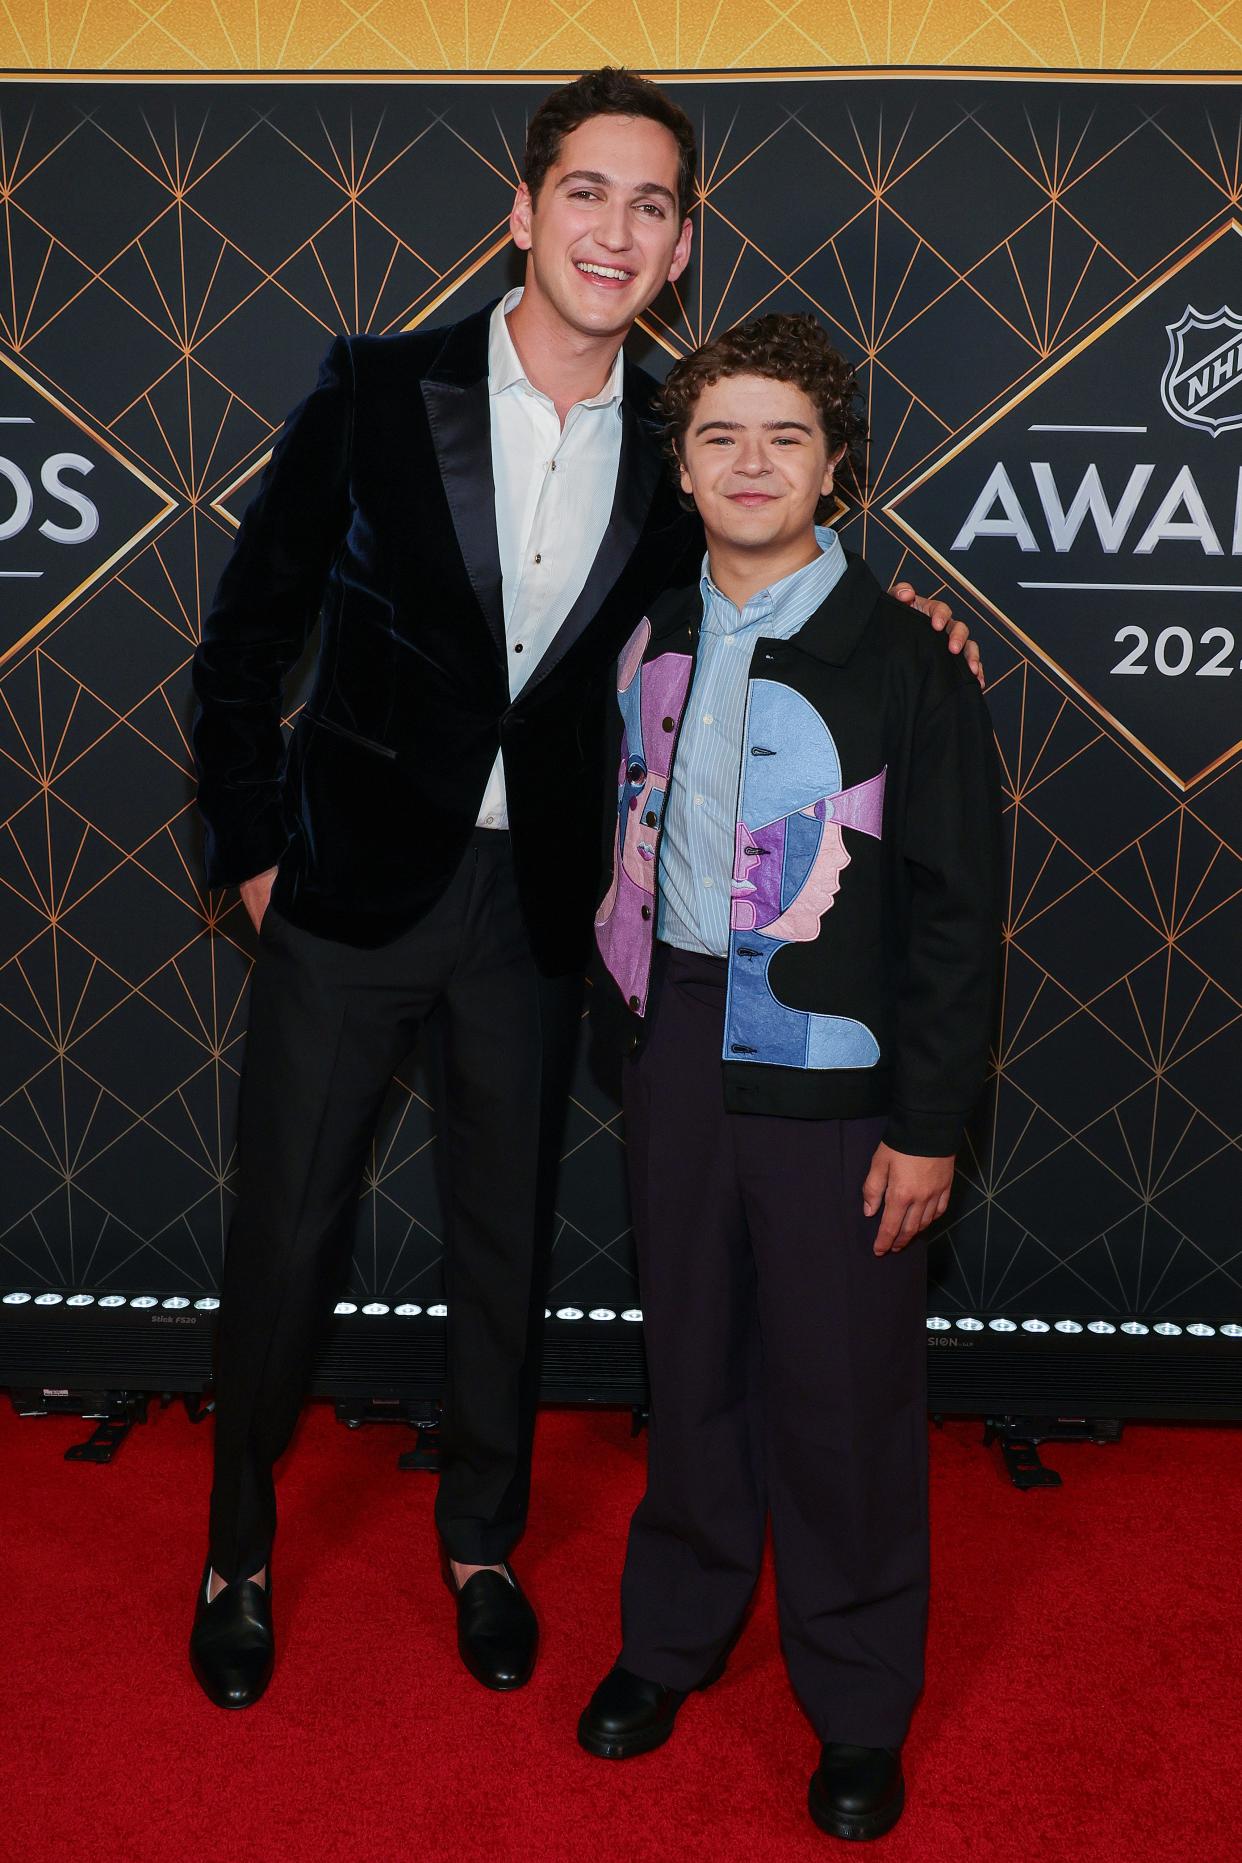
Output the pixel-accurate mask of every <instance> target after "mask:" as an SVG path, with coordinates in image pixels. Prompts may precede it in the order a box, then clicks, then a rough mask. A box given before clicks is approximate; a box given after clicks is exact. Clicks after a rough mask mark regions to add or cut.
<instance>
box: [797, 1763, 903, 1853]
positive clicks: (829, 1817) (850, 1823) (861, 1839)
mask: <svg viewBox="0 0 1242 1863" xmlns="http://www.w3.org/2000/svg"><path fill="white" fill-rule="evenodd" d="M905 1803H906V1785H905V1780H904V1779H903V1780H902V1781H901V1783H900V1784H899V1785H898V1787H897V1793H896V1796H895V1797H894V1798H893V1799H891V1800H890V1802H889V1803H888V1804H887V1805H882V1806H881V1807H880V1809H879V1810H878V1811H868V1812H859V1813H857V1814H855V1815H851V1814H850V1813H849V1812H845V1811H834V1810H832V1809H830V1808H829V1807H828V1806H826V1805H821V1804H820V1803H819V1802H818V1800H817V1799H816V1796H815V1792H814V1790H813V1789H812V1790H811V1791H810V1792H809V1793H808V1794H807V1810H808V1811H809V1812H810V1814H811V1817H812V1818H813V1820H814V1821H815V1823H816V1824H817V1825H818V1826H819V1828H820V1830H821V1831H826V1832H827V1834H828V1836H829V1837H844V1838H845V1839H846V1841H847V1842H851V1843H868V1842H870V1840H871V1839H872V1838H874V1837H883V1836H884V1834H885V1832H886V1831H891V1830H892V1828H893V1826H894V1824H896V1822H897V1820H898V1818H899V1817H900V1816H901V1814H902V1811H903V1810H904V1809H905Z"/></svg>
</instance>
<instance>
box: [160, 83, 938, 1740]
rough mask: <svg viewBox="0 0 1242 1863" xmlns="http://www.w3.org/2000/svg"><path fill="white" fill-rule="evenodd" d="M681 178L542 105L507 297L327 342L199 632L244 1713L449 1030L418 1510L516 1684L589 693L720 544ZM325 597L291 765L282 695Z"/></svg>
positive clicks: (600, 93)
mask: <svg viewBox="0 0 1242 1863" xmlns="http://www.w3.org/2000/svg"><path fill="white" fill-rule="evenodd" d="M694 166H695V149H694V138H693V133H692V131H691V128H690V124H689V122H688V121H687V119H686V117H685V116H684V115H683V113H682V112H681V111H680V110H679V109H677V107H676V106H675V105H674V104H672V103H671V102H670V101H669V100H668V99H667V98H665V97H664V96H663V95H662V94H661V93H660V92H659V91H658V90H657V89H656V88H655V87H654V86H653V85H651V84H648V83H646V82H644V81H642V80H640V79H638V78H635V77H633V76H632V75H630V74H629V73H625V72H618V71H610V70H605V71H601V72H595V73H592V74H588V75H587V76H586V77H584V78H582V79H579V80H578V81H577V82H576V83H574V84H570V85H567V86H565V87H564V88H563V89H561V90H559V91H557V92H555V93H554V94H553V95H552V96H551V97H550V98H549V99H548V100H547V102H546V103H545V104H544V105H543V106H542V107H541V108H540V109H539V110H538V111H537V112H536V113H535V115H534V117H533V118H532V120H531V124H530V129H529V135H528V139H527V146H526V158H525V179H524V180H523V182H522V184H521V186H520V187H519V188H518V190H517V195H516V199H515V202H514V207H513V213H512V219H511V226H512V231H513V237H514V241H515V243H516V244H517V246H518V247H519V248H520V249H521V250H522V251H524V252H525V253H526V254H527V261H526V275H525V285H524V288H523V289H522V290H520V291H514V292H511V293H510V294H509V295H508V297H506V298H505V299H504V300H503V302H502V303H500V304H498V305H496V306H495V307H494V308H492V309H489V310H487V311H484V312H481V313H480V314H478V315H476V316H474V317H469V318H466V319H465V320H464V321H463V322H461V323H459V324H456V325H453V326H450V327H449V328H447V329H439V330H426V331H424V330H420V331H416V332H413V333H409V334H401V335H397V336H388V337H379V338H372V337H350V338H340V339H338V341H337V342H336V343H334V345H333V347H332V349H331V350H330V352H329V354H328V356H327V359H326V361H325V362H324V364H323V367H322V370H321V373H320V378H319V383H318V385H317V387H316V388H315V390H314V391H313V392H312V394H311V395H310V396H309V397H308V399H307V400H306V401H304V402H303V403H302V405H301V406H300V407H299V408H298V409H297V410H295V412H294V414H293V415H292V416H291V417H290V420H289V422H288V424H287V425H286V427H285V430H284V432H283V434H282V437H281V440H280V442H279V444H278V445H277V447H276V449H275V452H274V454H273V457H272V461H271V464H270V466H269V467H268V470H267V472H266V474H265V475H264V478H263V481H262V483H261V485H260V488H259V491H258V493H257V495H256V497H255V500H254V502H253V503H252V505H251V507H250V509H249V510H248V511H247V513H246V516H245V519H244V521H243V523H242V526H241V530H240V532H239V535H238V539H237V544H236V549H235V551H234V554H233V557H232V559H231V560H230V562H229V564H228V566H227V567H226V569H225V572H224V575H223V577H222V579H221V583H220V587H219V590H218V592H217V595H216V599H215V604H214V606H213V608H212V611H211V613H210V615H209V617H208V619H207V622H206V624H205V626H204V630H203V642H202V646H201V648H200V650H199V653H198V655H197V658H196V663H195V686H196V690H197V692H198V697H199V702H200V712H199V717H198V721H197V724H196V728H195V749H196V754H197V758H198V764H199V772H200V788H199V802H200V807H201V810H202V813H203V816H204V818H205V821H206V825H207V871H208V880H209V882H210V884H211V885H213V886H223V885H227V884H238V885H240V887H241V892H242V897H243V899H244V901H245V904H246V907H247V909H248V911H249V912H250V915H251V917H252V919H253V920H254V922H255V924H256V926H258V927H259V941H260V948H259V958H258V963H257V966H256V972H255V978H254V988H253V995H252V1002H251V1019H250V1031H249V1040H248V1044H247V1056H246V1064H245V1075H244V1080H243V1085H242V1093H241V1108H240V1123H239V1158H240V1181H239V1196H238V1204H237V1211H236V1215H235V1217H234V1221H233V1225H232V1229H231V1231H230V1236H229V1245H228V1251H227V1259H226V1265H225V1275H224V1288H223V1303H222V1310H221V1325H220V1334H219V1344H218V1364H217V1383H216V1391H217V1409H216V1462H215V1481H214V1486H213V1491H212V1504H211V1527H210V1549H209V1555H208V1561H207V1567H206V1570H205V1573H204V1578H203V1583H202V1586H201V1588H200V1592H199V1596H198V1604H197V1609H196V1614H195V1624H194V1629H193V1632H192V1635H191V1660H192V1663H193V1666H194V1670H195V1673H196V1675H197V1677H198V1679H199V1681H200V1683H201V1684H202V1686H203V1688H204V1689H205V1690H206V1692H207V1694H208V1695H209V1696H210V1697H211V1699H212V1700H213V1701H216V1702H217V1703H219V1704H220V1705H222V1706H229V1707H244V1706H247V1705H249V1704H250V1703H251V1702H253V1701H255V1700H257V1699H258V1697H259V1695H260V1694H261V1693H262V1691H263V1689H264V1688H265V1687H266V1685H267V1681H268V1679H269V1677H270V1674H271V1669H272V1662H273V1637H272V1621H271V1602H270V1593H271V1583H270V1557H271V1548H272V1541H273V1536H274V1532H275V1525H276V1510H275V1494H274V1487H273V1481H272V1466H273V1463H274V1462H275V1460H276V1458H277V1457H278V1456H279V1455H280V1453H281V1452H282V1450H283V1448H284V1447H285V1445H286V1443H287V1442H288V1440H289V1436H290V1434H291V1432H292V1429H293V1425H294V1422H295V1420H296V1416H297V1412H298V1407H299V1405H300V1403H301V1400H302V1397H303V1394H304V1392H305V1389H306V1384H307V1381H308V1377H309V1373H310V1367H311V1363H312V1358H313V1354H314V1349H315V1346H316V1344H317V1342H318V1340H319V1338H320V1337H321V1333H322V1328H323V1326H324V1325H325V1324H326V1321H327V1316H328V1315H329V1314H330V1311H331V1307H332V1303H333V1300H334V1298H335V1297H336V1295H337V1293H338V1292H339V1289H340V1285H341V1283H342V1281H343V1280H344V1278H345V1275H346V1273H347V1267H348V1260H349V1251H350V1241H351V1231H352V1216H353V1212H354V1209H355V1206H356V1203H357V1198H358V1193H359V1187H360V1184H361V1180H362V1174H363V1169H364V1164H365V1157H366V1152H367V1148H368V1145H369V1143H370V1140H371V1136H372V1133H373V1130H374V1126H375V1122H376V1118H377V1115H378V1112H379V1108H380V1104H381V1101H382V1099H383V1096H384V1093H385V1091H386V1089H387V1086H388V1082H389V1079H390V1077H391V1075H392V1073H393V1071H394V1070H395V1068H396V1067H397V1066H398V1065H399V1064H400V1062H401V1060H402V1059H403V1057H404V1056H405V1054H406V1053H407V1052H408V1050H409V1048H410V1046H411V1044H412V1042H413V1040H414V1038H415V1035H416V1032H417V1030H418V1029H419V1027H420V1025H421V1024H422V1023H423V1022H424V1021H425V1020H426V1018H427V1017H428V1015H429V1014H430V1013H431V1011H432V1010H435V1011H436V1012H437V1024H438V1028H439V1033H440V1036H441V1038H442V1043H443V1054H444V1071H445V1078H446V1089H447V1091H446V1100H445V1105H444V1107H443V1109H442V1121H443V1122H442V1127H441V1144H442V1145H443V1147H444V1152H445V1157H446V1162H447V1167H448V1179H449V1201H448V1209H447V1211H446V1218H447V1235H446V1238H445V1240H446V1254H445V1277H446V1292H447V1300H448V1308H449V1321H448V1328H449V1331H448V1377H447V1386H446V1392H445V1414H444V1428H443V1446H444V1472H443V1475H442V1477H441V1481H440V1488H439V1495H438V1499H437V1505H436V1520H437V1525H438V1528H439V1532H440V1536H441V1541H442V1547H443V1552H444V1571H445V1577H446V1579H447V1581H448V1583H449V1586H450V1589H451V1590H453V1592H454V1593H455V1594H456V1598H457V1618H458V1642H459V1647H460V1649H461V1654H462V1657H463V1660H464V1661H465V1663H466V1665H467V1667H468V1668H469V1669H470V1670H471V1672H472V1673H473V1674H474V1675H475V1676H476V1677H477V1678H478V1679H479V1680H480V1681H481V1682H483V1683H484V1684H486V1685H487V1686H488V1687H491V1688H498V1689H505V1688H515V1687H518V1686H520V1685H521V1684H522V1683H523V1682H525V1681H526V1679H527V1677H528V1676H529V1674H530V1672H531V1668H532V1666H533V1662H534V1657H535V1648H536V1636H537V1627H536V1623H535V1618H534V1614H533V1612H532V1611H531V1608H530V1606H529V1604H528V1602H527V1600H526V1599H525V1597H524V1595H523V1593H522V1591H521V1588H520V1586H519V1585H518V1583H517V1580H516V1578H515V1577H514V1574H513V1572H512V1570H511V1568H510V1566H509V1565H508V1562H507V1561H508V1555H509V1553H510V1551H511V1549H512V1547H513V1546H514V1544H515V1542H516V1541H517V1539H518V1537H519V1535H520V1533H521V1531H522V1527H523V1524H524V1520H525V1515H526V1505H527V1493H528V1485H529V1471H530V1448H531V1436H532V1429H533V1418H534V1409H535V1401H536V1397H537V1392H538V1380H539V1368H540V1336H541V1326H542V1317H543V1297H544V1284H545V1279H546V1268H547V1255H548V1249H549V1244H550V1235H551V1228H552V1222H551V1218H552V1209H551V1196H552V1188H553V1173H554V1164H555V1154H556V1144H555V1140H556V1136H557V1130H558V1126H559V1122H560V1118H561V1115H562V1110H563V1106H564V1100H565V1093H566V1088H567V1075H568V1069H569V1065H570V1058H571V1052H572V1046H573V1039H574V1033H575V1027H576V1022H577V1017H578V1013H579V1000H580V999H579V988H580V984H579V979H580V977H581V973H582V970H583V965H584V960H585V955H586V945H587V942H588V940H589V925H590V917H591V909H592V906H593V903H594V894H595V890H596V885H597V872H598V847H599V817H598V810H599V807H600V798H599V795H598V791H597V784H596V780H595V777H596V771H597V767H598V763H599V745H600V742H601V741H602V739H601V733H602V731H603V701H604V694H605V689H606V685H607V683H608V670H609V666H610V662H611V661H612V659H613V658H614V657H615V655H616V652H617V650H618V648H619V646H620V644H621V643H622V641H623V640H624V639H625V638H626V636H627V634H628V633H629V632H630V630H631V629H632V627H633V623H634V616H635V615H636V614H641V613H642V611H643V607H644V605H645V603H646V602H647V600H648V599H649V598H650V596H651V595H652V594H653V593H654V592H655V590H656V589H657V588H658V587H659V586H660V583H661V581H662V579H663V577H664V576H665V575H667V574H668V573H669V571H670V569H674V570H675V569H676V566H677V565H678V564H679V563H683V562H686V561H687V560H689V561H691V562H692V561H693V560H694V559H695V558H696V557H697V555H698V553H699V551H700V550H701V538H700V537H699V536H698V535H697V532H696V526H695V524H694V522H693V520H690V519H688V518H687V516H686V515H685V513H683V512H682V511H681V509H680V508H679V506H678V505H677V503H676V501H675V499H674V497H673V496H672V494H671V491H670V489H669V488H668V487H666V485H665V484H664V482H663V474H662V471H661V467H660V460H659V453H658V449H657V446H656V443H655V439H654V434H653V429H652V427H651V423H650V422H649V420H648V418H647V415H646V409H647V407H648V404H649V401H650V398H651V395H652V393H653V391H654V383H652V382H651V381H650V379H649V378H648V377H646V376H644V375H643V374H642V372H641V371H640V370H638V369H635V368H634V367H633V366H632V365H627V364H626V363H625V362H624V361H623V358H622V355H621V343H622V340H623V338H624V337H625V335H626V334H627V332H628V330H629V329H630V326H631V324H632V323H633V320H634V318H635V317H636V316H637V315H638V314H639V312H641V311H642V310H643V309H645V307H646V306H647V305H648V304H649V303H650V302H651V301H652V299H653V298H654V297H655V295H656V293H657V292H658V291H659V290H660V289H661V288H662V287H663V285H664V284H665V282H666V281H667V280H668V279H670V278H676V277H678V276H679V275H680V273H681V272H682V270H683V269H684V267H685V265H686V263H687V260H688V258H689V254H690V238H691V228H690V222H689V219H688V217H687V216H688V212H689V208H690V205H691V200H692V195H693V187H694ZM687 552H689V557H688V558H687ZM906 593H907V594H908V595H910V596H912V593H913V592H912V591H907V592H906ZM938 606H939V605H938ZM321 607H322V610H323V630H322V636H321V644H320V649H319V655H318V660H317V664H316V672H315V679H314V685H313V689H312V692H311V696H310V699H309V701H308V702H307V705H306V707H305V709H304V711H303V712H302V713H301V715H300V716H299V718H298V721H297V725H296V727H295V730H294V734H293V739H292V743H291V745H290V748H289V752H288V756H287V758H286V755H285V751H284V745H283V741H282V737H281V732H280V715H281V690H282V681H283V679H284V676H285V674H286V673H287V672H288V670H289V668H290V667H291V666H292V665H293V664H294V663H295V661H296V660H297V659H298V657H299V655H300V654H301V652H302V650H303V647H304V645H305V643H306V641H307V639H308V636H309V634H310V631H311V629H312V627H313V625H314V623H315V620H316V617H317V615H318V614H319V611H320V609H321ZM932 619H933V623H934V624H935V625H939V626H943V625H944V624H945V623H946V622H947V620H948V619H949V617H948V614H947V611H946V610H944V609H943V607H942V606H939V612H937V613H934V614H933V616H932ZM917 631H919V632H922V629H919V630H917ZM956 632H957V634H958V635H959V638H958V639H957V640H956V641H954V640H951V641H950V645H951V646H956V647H958V648H959V649H960V647H961V645H962V643H963V640H964V638H965V629H964V628H959V629H958V630H956ZM929 638H930V636H929ZM549 798H554V799H555V801H554V807H553V808H552V809H551V819H554V821H555V834H554V836H553V837H552V838H551V839H550V838H549V833H548V825H549V819H550V803H549Z"/></svg>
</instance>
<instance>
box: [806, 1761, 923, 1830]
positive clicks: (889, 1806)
mask: <svg viewBox="0 0 1242 1863" xmlns="http://www.w3.org/2000/svg"><path fill="white" fill-rule="evenodd" d="M905 1802H906V1786H905V1780H904V1779H903V1778H902V1776H901V1748H900V1747H851V1746H845V1745H842V1744H840V1743H838V1742H834V1741H829V1742H828V1743H827V1744H826V1745H825V1747H824V1750H823V1753H822V1754H821V1756H820V1762H819V1765H818V1767H817V1768H816V1770H815V1771H814V1772H813V1773H812V1775H811V1789H810V1792H809V1794H808V1797H807V1809H808V1811H809V1812H810V1814H811V1816H812V1817H813V1818H814V1820H815V1822H816V1824H818V1826H819V1828H820V1830H821V1831H827V1832H828V1834H829V1836H830V1837H850V1838H854V1839H856V1840H858V1841H861V1842H865V1841H866V1840H867V1839H868V1838H870V1837H883V1835H884V1833H885V1831H891V1830H892V1828H893V1826H894V1824H896V1822H897V1820H898V1818H899V1817H900V1816H901V1812H902V1807H903V1805H904V1804H905Z"/></svg>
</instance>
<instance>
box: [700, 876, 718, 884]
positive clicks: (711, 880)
mask: <svg viewBox="0 0 1242 1863" xmlns="http://www.w3.org/2000/svg"><path fill="white" fill-rule="evenodd" d="M703 884H704V886H714V885H715V884H716V882H715V881H714V880H713V879H712V877H711V875H710V874H708V875H707V876H706V877H705V879H704V881H703Z"/></svg>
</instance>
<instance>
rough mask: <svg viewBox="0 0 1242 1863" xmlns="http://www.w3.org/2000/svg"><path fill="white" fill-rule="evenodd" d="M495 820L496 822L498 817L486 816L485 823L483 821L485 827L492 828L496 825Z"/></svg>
mask: <svg viewBox="0 0 1242 1863" xmlns="http://www.w3.org/2000/svg"><path fill="white" fill-rule="evenodd" d="M495 820H496V817H495V816H494V815H488V816H485V817H484V821H483V826H484V827H485V828H490V827H492V826H493V824H494V823H495Z"/></svg>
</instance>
